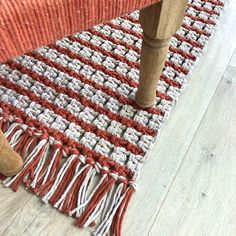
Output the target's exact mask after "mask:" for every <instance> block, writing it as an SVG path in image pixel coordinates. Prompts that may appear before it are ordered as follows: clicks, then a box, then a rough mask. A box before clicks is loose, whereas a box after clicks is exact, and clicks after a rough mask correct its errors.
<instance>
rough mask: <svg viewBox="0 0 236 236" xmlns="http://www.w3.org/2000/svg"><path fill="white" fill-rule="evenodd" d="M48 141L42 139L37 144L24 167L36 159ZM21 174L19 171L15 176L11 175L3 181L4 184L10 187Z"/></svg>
mask: <svg viewBox="0 0 236 236" xmlns="http://www.w3.org/2000/svg"><path fill="white" fill-rule="evenodd" d="M46 143H47V140H46V139H42V140H41V141H40V142H39V143H38V145H37V146H36V148H35V149H34V150H33V152H32V153H31V154H30V155H29V156H28V158H27V159H26V161H25V165H24V167H23V169H25V168H27V167H28V166H29V165H30V164H31V162H32V161H33V160H34V158H35V157H36V156H37V155H38V153H39V152H40V151H41V149H42V147H43V146H44V145H45V144H46ZM20 174H21V172H20V173H18V174H17V175H16V176H14V177H9V178H7V179H5V180H4V181H3V184H4V185H5V186H6V187H9V186H10V185H11V184H12V183H13V182H14V181H15V179H17V177H18V176H19V175H20Z"/></svg>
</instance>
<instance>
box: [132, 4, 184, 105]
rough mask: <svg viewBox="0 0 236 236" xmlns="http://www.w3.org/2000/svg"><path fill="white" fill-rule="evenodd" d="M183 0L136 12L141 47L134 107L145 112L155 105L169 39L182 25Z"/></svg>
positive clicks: (155, 5) (156, 5)
mask: <svg viewBox="0 0 236 236" xmlns="http://www.w3.org/2000/svg"><path fill="white" fill-rule="evenodd" d="M186 6H187V0H178V1H176V0H162V1H161V2H159V3H156V4H154V5H152V6H149V7H147V8H144V9H142V10H141V11H140V23H141V25H142V28H143V34H144V38H143V43H142V51H141V61H140V78H139V87H138V91H137V93H136V98H135V100H136V103H137V104H138V105H139V106H141V107H143V108H147V107H150V106H152V105H154V103H155V99H156V88H157V82H158V80H159V78H160V75H161V73H162V70H163V66H164V62H165V60H166V56H167V52H168V48H169V42H170V39H171V37H172V35H173V34H174V33H175V32H176V31H177V30H178V29H179V27H180V26H181V24H182V21H183V17H184V13H185V10H186Z"/></svg>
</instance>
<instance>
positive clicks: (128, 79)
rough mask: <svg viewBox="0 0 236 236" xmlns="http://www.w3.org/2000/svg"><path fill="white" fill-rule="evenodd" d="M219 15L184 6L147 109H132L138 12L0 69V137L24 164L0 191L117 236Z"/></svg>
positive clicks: (206, 6)
mask: <svg viewBox="0 0 236 236" xmlns="http://www.w3.org/2000/svg"><path fill="white" fill-rule="evenodd" d="M223 6H224V1H223V0H190V1H189V4H188V9H187V11H186V15H185V18H184V22H183V25H182V27H181V29H180V30H179V31H178V32H177V33H176V34H175V35H174V36H173V38H172V41H171V45H170V48H169V54H168V59H167V61H166V63H165V68H164V70H163V73H162V75H161V78H160V81H159V84H158V87H157V97H156V104H155V106H154V107H152V108H149V109H144V110H142V109H139V108H138V107H137V106H136V104H135V102H134V95H135V92H136V90H137V87H138V78H139V60H140V48H141V42H142V29H141V27H140V25H139V21H138V12H133V13H131V14H129V15H126V16H124V17H119V18H116V19H114V20H112V21H110V22H108V23H106V24H101V25H98V26H95V27H93V28H91V29H89V30H86V31H83V32H80V33H76V34H74V35H72V36H70V37H68V38H64V39H62V40H60V41H57V42H56V43H54V44H51V45H48V46H46V47H42V48H40V49H38V50H36V51H34V52H32V53H29V54H26V55H23V56H20V57H18V58H15V59H14V60H11V61H8V62H7V63H5V64H1V65H0V101H1V103H0V128H1V129H2V130H3V131H4V132H5V135H6V136H7V138H8V140H9V142H10V144H11V145H12V147H13V148H14V149H15V150H16V151H17V152H19V153H20V155H21V156H22V157H23V158H24V163H25V164H24V168H23V169H22V171H21V172H20V173H19V174H17V175H16V176H14V177H11V178H6V179H4V180H3V183H4V185H5V186H7V187H10V188H12V189H13V190H14V191H16V190H17V189H18V187H19V186H20V185H21V184H23V185H24V186H25V188H27V189H28V190H30V191H31V192H33V193H35V194H37V195H38V196H39V197H40V198H41V199H42V201H43V202H45V203H50V204H51V205H52V206H54V207H55V208H58V209H59V210H60V211H61V212H63V213H66V214H68V215H70V216H73V217H75V219H76V220H75V221H76V222H75V224H76V225H78V226H83V227H94V231H93V232H94V234H95V235H107V234H108V232H110V234H111V235H120V233H121V224H122V221H123V218H124V214H125V212H126V209H127V205H128V203H129V201H130V198H131V196H132V194H133V193H134V191H135V189H136V180H137V176H138V173H139V171H140V168H141V166H142V165H143V164H144V163H145V162H146V161H147V159H148V153H149V152H150V150H151V147H152V146H153V144H154V143H155V141H156V139H157V137H158V134H159V133H160V129H161V127H162V125H163V123H164V121H165V119H166V118H167V116H168V114H169V111H170V110H171V109H172V107H173V106H174V105H175V104H176V101H177V99H178V96H179V95H180V94H181V93H182V90H183V88H184V87H185V84H186V83H187V81H188V78H189V74H190V72H191V70H192V68H193V66H194V65H195V63H196V61H197V60H198V58H199V57H200V56H201V54H202V52H203V49H204V47H205V45H206V43H207V42H208V40H209V37H210V36H211V35H212V33H213V30H214V28H215V25H216V23H217V21H218V18H219V16H220V14H221V12H222V9H223ZM137 213H138V212H137ZM140 214H141V213H140Z"/></svg>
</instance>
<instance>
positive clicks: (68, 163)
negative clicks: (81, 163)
mask: <svg viewBox="0 0 236 236" xmlns="http://www.w3.org/2000/svg"><path fill="white" fill-rule="evenodd" d="M76 157H77V156H76V155H71V156H70V157H69V158H68V159H67V161H66V162H65V163H64V164H63V165H62V167H61V169H60V171H59V173H58V175H57V177H56V180H55V182H54V184H53V186H52V188H51V189H50V191H48V193H47V194H46V195H45V196H44V197H43V198H42V201H43V202H45V203H48V200H49V199H50V198H51V196H52V195H53V193H54V192H55V191H56V189H57V187H58V185H59V183H60V182H61V180H62V178H63V176H64V175H65V173H66V171H67V169H68V168H69V166H70V164H71V162H72V161H73V160H74V159H75V158H76Z"/></svg>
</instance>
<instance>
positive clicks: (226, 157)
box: [0, 0, 236, 236]
mask: <svg viewBox="0 0 236 236" xmlns="http://www.w3.org/2000/svg"><path fill="white" fill-rule="evenodd" d="M235 22H236V1H234V0H232V1H230V3H229V4H228V6H227V7H226V9H225V13H224V15H223V17H222V19H221V21H220V23H219V26H218V28H217V31H216V33H215V36H214V38H212V40H211V42H210V44H209V46H208V48H207V51H206V52H205V55H204V56H203V57H202V58H201V60H200V62H199V63H198V65H197V67H196V68H195V70H194V71H193V74H192V76H191V81H190V82H189V84H188V86H187V89H186V90H185V92H184V94H183V95H182V96H181V98H180V100H179V104H178V105H177V107H176V108H175V109H174V110H173V111H172V112H171V115H170V118H169V120H168V122H167V123H166V125H165V127H164V128H163V129H162V134H161V136H160V139H159V141H158V142H157V144H156V145H155V147H154V149H153V151H152V154H151V156H150V160H149V162H148V163H147V164H146V165H145V166H144V168H143V170H142V173H141V174H140V177H139V188H138V191H137V193H136V194H135V196H134V199H133V201H132V203H131V205H130V208H129V211H128V214H127V217H126V221H125V224H124V228H123V235H124V236H145V235H149V236H183V235H186V236H231V235H232V236H234V235H236V51H235V49H236V27H235ZM0 202H1V203H0V235H4V236H6V235H8V236H14V235H17V236H18V235H30V236H31V235H34V236H37V235H40V236H41V235H42V236H45V235H52V236H54V235H57V236H62V235H63V236H64V235H67V236H73V235H77V236H86V235H90V233H89V232H87V231H85V230H78V229H77V228H75V227H74V226H73V225H72V222H73V220H71V219H70V218H69V217H66V216H64V215H62V214H60V213H58V212H57V210H55V209H52V208H50V207H49V206H46V205H44V204H42V203H41V202H40V201H39V200H38V199H37V198H36V197H35V196H33V195H31V194H29V193H27V192H26V191H25V190H23V189H22V188H21V189H20V190H19V191H18V192H17V193H13V192H11V191H10V190H9V189H6V188H4V187H2V186H0Z"/></svg>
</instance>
